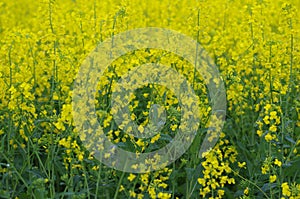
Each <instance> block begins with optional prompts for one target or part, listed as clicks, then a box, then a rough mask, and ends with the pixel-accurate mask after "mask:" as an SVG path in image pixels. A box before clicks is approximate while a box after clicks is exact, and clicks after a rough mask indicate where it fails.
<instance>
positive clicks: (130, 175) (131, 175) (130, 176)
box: [127, 173, 136, 182]
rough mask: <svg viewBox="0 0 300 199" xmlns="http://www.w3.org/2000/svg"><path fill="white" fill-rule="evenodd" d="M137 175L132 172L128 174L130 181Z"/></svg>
mask: <svg viewBox="0 0 300 199" xmlns="http://www.w3.org/2000/svg"><path fill="white" fill-rule="evenodd" d="M135 177H136V176H135V175H134V174H132V173H131V174H129V176H128V178H127V179H128V180H129V181H130V182H132V181H133V180H134V179H135Z"/></svg>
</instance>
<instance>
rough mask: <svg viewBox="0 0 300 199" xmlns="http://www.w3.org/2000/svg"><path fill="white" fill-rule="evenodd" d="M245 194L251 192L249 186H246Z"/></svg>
mask: <svg viewBox="0 0 300 199" xmlns="http://www.w3.org/2000/svg"><path fill="white" fill-rule="evenodd" d="M244 194H245V195H248V194H249V188H248V187H246V189H244Z"/></svg>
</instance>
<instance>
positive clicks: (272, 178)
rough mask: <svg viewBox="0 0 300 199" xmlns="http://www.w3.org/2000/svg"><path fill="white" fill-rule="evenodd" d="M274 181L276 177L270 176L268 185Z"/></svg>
mask: <svg viewBox="0 0 300 199" xmlns="http://www.w3.org/2000/svg"><path fill="white" fill-rule="evenodd" d="M276 179H277V176H276V175H271V176H270V179H269V181H270V183H273V182H275V181H276Z"/></svg>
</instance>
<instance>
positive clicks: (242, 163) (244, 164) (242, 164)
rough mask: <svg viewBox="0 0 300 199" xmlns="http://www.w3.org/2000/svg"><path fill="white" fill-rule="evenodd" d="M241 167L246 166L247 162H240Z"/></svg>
mask: <svg viewBox="0 0 300 199" xmlns="http://www.w3.org/2000/svg"><path fill="white" fill-rule="evenodd" d="M238 166H239V167H240V168H246V162H238Z"/></svg>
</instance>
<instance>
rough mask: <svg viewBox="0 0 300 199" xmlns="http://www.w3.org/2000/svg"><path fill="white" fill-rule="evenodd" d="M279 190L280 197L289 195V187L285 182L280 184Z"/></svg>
mask: <svg viewBox="0 0 300 199" xmlns="http://www.w3.org/2000/svg"><path fill="white" fill-rule="evenodd" d="M281 189H282V195H284V196H290V195H291V191H290V187H289V185H288V183H287V182H284V183H282V184H281Z"/></svg>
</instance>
